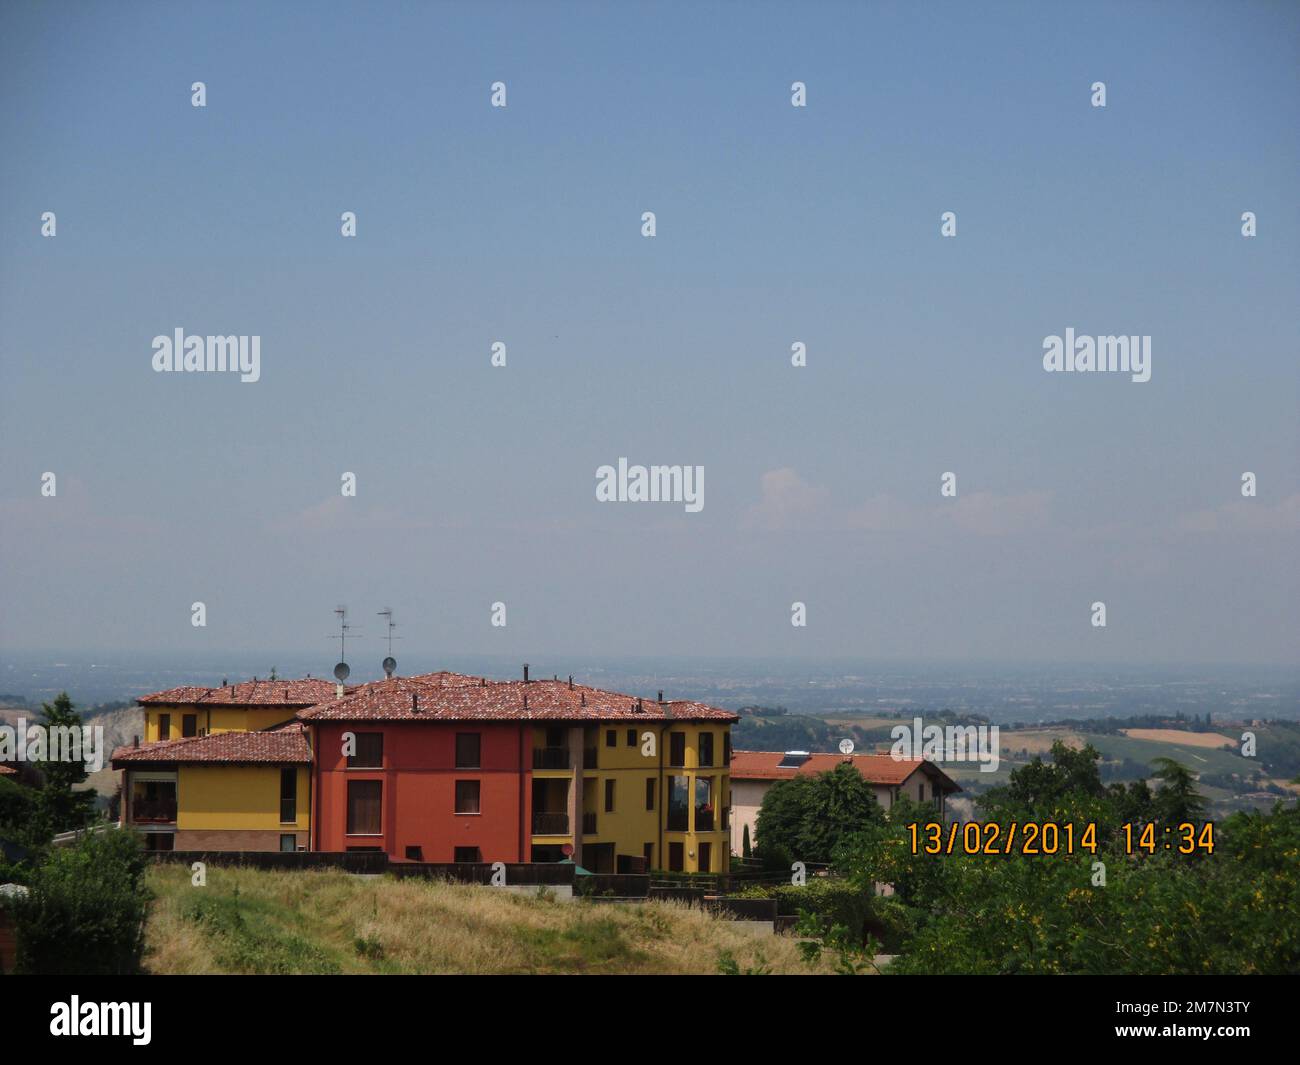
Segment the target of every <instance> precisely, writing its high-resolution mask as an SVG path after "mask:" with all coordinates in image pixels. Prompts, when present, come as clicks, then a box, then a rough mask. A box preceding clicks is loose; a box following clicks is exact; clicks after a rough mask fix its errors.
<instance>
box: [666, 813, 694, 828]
mask: <svg viewBox="0 0 1300 1065" xmlns="http://www.w3.org/2000/svg"><path fill="white" fill-rule="evenodd" d="M688 816H689V812H688V811H687V810H685V809H683V808H681V807H676V808H674V807H669V809H668V831H669V832H689V831H690V825H689V824H687V817H688Z"/></svg>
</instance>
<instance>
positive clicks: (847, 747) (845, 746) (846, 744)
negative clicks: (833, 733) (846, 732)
mask: <svg viewBox="0 0 1300 1065" xmlns="http://www.w3.org/2000/svg"><path fill="white" fill-rule="evenodd" d="M852 753H853V741H852V740H840V754H852Z"/></svg>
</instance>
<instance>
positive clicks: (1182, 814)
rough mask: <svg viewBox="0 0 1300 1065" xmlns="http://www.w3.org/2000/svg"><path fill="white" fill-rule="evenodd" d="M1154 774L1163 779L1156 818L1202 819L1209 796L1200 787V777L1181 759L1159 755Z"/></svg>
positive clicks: (1169, 821) (1173, 821) (1176, 822)
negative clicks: (1198, 788) (1203, 794)
mask: <svg viewBox="0 0 1300 1065" xmlns="http://www.w3.org/2000/svg"><path fill="white" fill-rule="evenodd" d="M1151 764H1152V765H1153V766H1155V772H1154V773H1153V774H1152V776H1154V777H1155V778H1156V779H1157V780H1159V781H1160V782H1161V783H1160V787H1158V788H1157V789H1156V794H1155V804H1154V805H1155V814H1156V820H1158V821H1161V822H1163V823H1165V824H1167V825H1179V824H1182V823H1183V822H1185V821H1199V820H1200V819H1201V818H1202V817H1203V816H1204V814H1205V799H1204V797H1203V796H1202V795H1201V793H1200V792H1198V791H1197V790H1196V777H1195V776H1194V775H1193V774H1192V771H1191V770H1190V769H1188V768H1187V766H1185V765H1183V764H1182V763H1181V762H1175V761H1174V760H1173V759H1172V758H1157V759H1155V761H1153V762H1152V763H1151Z"/></svg>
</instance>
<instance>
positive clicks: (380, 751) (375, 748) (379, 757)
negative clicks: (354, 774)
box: [348, 732, 384, 769]
mask: <svg viewBox="0 0 1300 1065" xmlns="http://www.w3.org/2000/svg"><path fill="white" fill-rule="evenodd" d="M356 740H357V743H356V747H357V752H356V754H352V755H349V756H348V768H349V769H383V768H384V734H383V733H382V732H358V733H356Z"/></svg>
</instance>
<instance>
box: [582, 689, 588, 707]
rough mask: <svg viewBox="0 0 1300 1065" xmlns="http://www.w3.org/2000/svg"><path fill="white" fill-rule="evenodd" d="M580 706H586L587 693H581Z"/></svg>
mask: <svg viewBox="0 0 1300 1065" xmlns="http://www.w3.org/2000/svg"><path fill="white" fill-rule="evenodd" d="M582 705H583V706H586V705H587V693H586V692H583V693H582Z"/></svg>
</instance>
